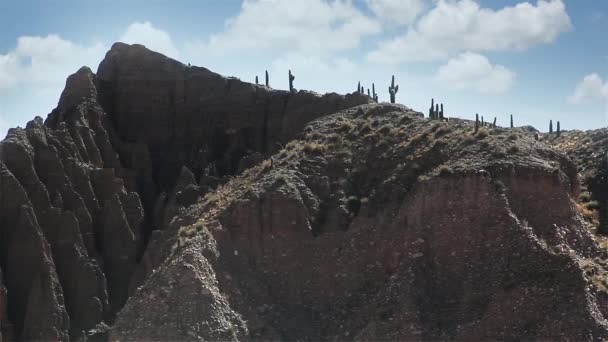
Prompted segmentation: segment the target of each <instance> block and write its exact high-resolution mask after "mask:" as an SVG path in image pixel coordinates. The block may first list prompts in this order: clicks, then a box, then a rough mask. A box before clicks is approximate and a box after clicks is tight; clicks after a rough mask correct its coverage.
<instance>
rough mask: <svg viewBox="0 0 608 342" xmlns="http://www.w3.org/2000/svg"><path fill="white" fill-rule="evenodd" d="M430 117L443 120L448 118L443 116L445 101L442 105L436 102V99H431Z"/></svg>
mask: <svg viewBox="0 0 608 342" xmlns="http://www.w3.org/2000/svg"><path fill="white" fill-rule="evenodd" d="M439 108H441V109H439ZM429 119H431V120H441V121H443V120H446V118H445V117H444V116H443V103H442V104H441V105H440V104H439V103H437V104H435V99H431V108H429Z"/></svg>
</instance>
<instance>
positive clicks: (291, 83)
mask: <svg viewBox="0 0 608 342" xmlns="http://www.w3.org/2000/svg"><path fill="white" fill-rule="evenodd" d="M295 79H296V77H295V76H294V75H293V74H292V73H291V69H290V70H289V91H294V89H293V80H295Z"/></svg>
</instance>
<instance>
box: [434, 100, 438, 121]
mask: <svg viewBox="0 0 608 342" xmlns="http://www.w3.org/2000/svg"><path fill="white" fill-rule="evenodd" d="M433 117H434V118H435V120H439V103H435V114H433Z"/></svg>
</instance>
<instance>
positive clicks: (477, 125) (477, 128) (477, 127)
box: [475, 113, 479, 133]
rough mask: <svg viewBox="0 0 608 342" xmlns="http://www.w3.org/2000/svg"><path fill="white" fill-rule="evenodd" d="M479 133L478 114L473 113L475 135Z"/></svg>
mask: <svg viewBox="0 0 608 342" xmlns="http://www.w3.org/2000/svg"><path fill="white" fill-rule="evenodd" d="M477 131H479V114H477V113H475V133H477Z"/></svg>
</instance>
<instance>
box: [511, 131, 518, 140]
mask: <svg viewBox="0 0 608 342" xmlns="http://www.w3.org/2000/svg"><path fill="white" fill-rule="evenodd" d="M509 140H517V134H515V133H512V134H510V135H509Z"/></svg>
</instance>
